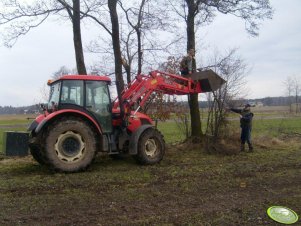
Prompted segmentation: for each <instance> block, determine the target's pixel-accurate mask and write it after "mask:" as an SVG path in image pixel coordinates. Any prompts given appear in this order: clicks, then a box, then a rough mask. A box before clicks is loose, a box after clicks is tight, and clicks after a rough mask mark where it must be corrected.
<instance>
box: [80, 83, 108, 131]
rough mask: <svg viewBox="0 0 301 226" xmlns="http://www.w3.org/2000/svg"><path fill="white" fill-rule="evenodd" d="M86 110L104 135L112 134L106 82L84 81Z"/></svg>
mask: <svg viewBox="0 0 301 226" xmlns="http://www.w3.org/2000/svg"><path fill="white" fill-rule="evenodd" d="M86 109H87V110H88V111H90V112H91V113H92V114H93V115H94V116H95V118H96V119H97V120H98V122H99V124H100V126H101V128H102V131H103V132H104V133H111V132H112V111H111V99H110V93H109V88H108V84H107V82H103V81H86Z"/></svg>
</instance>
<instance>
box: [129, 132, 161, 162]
mask: <svg viewBox="0 0 301 226" xmlns="http://www.w3.org/2000/svg"><path fill="white" fill-rule="evenodd" d="M164 154H165V142H164V139H163V136H162V134H161V133H160V132H159V131H158V130H156V129H153V128H149V129H147V130H145V131H144V132H143V133H142V134H141V136H140V138H139V140H138V153H137V155H135V156H134V158H135V159H136V161H137V162H138V163H140V164H142V165H153V164H156V163H159V162H160V161H161V160H162V159H163V156H164Z"/></svg>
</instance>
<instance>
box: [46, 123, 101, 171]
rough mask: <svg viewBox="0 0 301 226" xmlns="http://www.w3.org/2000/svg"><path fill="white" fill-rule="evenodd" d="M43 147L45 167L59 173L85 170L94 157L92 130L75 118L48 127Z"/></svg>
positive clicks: (94, 147) (94, 146) (94, 144)
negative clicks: (47, 166)
mask: <svg viewBox="0 0 301 226" xmlns="http://www.w3.org/2000/svg"><path fill="white" fill-rule="evenodd" d="M44 146H45V159H46V161H47V165H49V166H50V168H52V169H54V170H56V171H61V172H78V171H82V170H85V169H86V168H87V167H88V166H89V165H90V164H91V163H92V161H93V159H94V157H95V155H96V139H95V134H94V132H93V129H92V128H91V127H90V126H89V125H88V124H87V123H85V122H84V121H82V120H81V119H77V118H66V119H63V120H60V121H58V122H56V123H55V124H53V125H51V126H49V128H48V130H47V134H46V137H45V145H44Z"/></svg>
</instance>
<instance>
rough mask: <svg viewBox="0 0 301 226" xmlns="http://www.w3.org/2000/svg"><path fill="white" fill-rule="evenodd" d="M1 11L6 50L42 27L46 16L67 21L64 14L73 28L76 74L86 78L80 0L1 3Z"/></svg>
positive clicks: (0, 22) (9, 0)
mask: <svg viewBox="0 0 301 226" xmlns="http://www.w3.org/2000/svg"><path fill="white" fill-rule="evenodd" d="M85 2H86V1H85ZM86 6H87V5H86ZM0 10H1V11H0V26H2V27H4V32H2V34H3V36H4V37H3V38H4V44H5V45H6V46H7V47H12V46H13V45H14V44H15V43H16V42H17V40H18V39H19V37H21V36H22V35H26V34H27V33H28V32H29V31H30V30H32V29H33V28H36V27H38V26H39V25H41V24H42V23H43V22H44V21H46V19H47V18H48V17H49V16H51V15H53V16H60V17H63V18H64V17H66V14H64V12H67V15H68V17H69V18H70V21H71V23H72V26H73V43H74V50H75V58H76V65H77V71H78V73H79V74H87V71H86V66H85V62H84V54H83V47H82V39H81V26H80V20H81V14H80V12H81V6H80V0H72V2H70V1H66V0H53V1H42V0H35V1H32V2H30V3H27V2H24V1H17V0H14V1H11V0H1V1H0ZM82 10H84V9H82Z"/></svg>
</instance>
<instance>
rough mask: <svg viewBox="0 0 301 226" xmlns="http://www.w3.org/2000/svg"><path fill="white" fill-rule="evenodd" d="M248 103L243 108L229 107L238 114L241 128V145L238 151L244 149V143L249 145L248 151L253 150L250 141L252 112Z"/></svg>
mask: <svg viewBox="0 0 301 226" xmlns="http://www.w3.org/2000/svg"><path fill="white" fill-rule="evenodd" d="M250 107H251V106H250V104H246V105H245V106H244V108H243V109H236V108H230V110H231V111H233V112H235V113H238V114H240V128H241V135H240V140H241V147H240V151H245V143H246V142H247V144H248V146H249V151H253V145H252V142H251V131H252V120H253V116H254V114H253V113H252V112H251V108H250Z"/></svg>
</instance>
